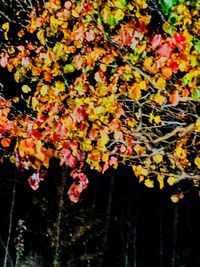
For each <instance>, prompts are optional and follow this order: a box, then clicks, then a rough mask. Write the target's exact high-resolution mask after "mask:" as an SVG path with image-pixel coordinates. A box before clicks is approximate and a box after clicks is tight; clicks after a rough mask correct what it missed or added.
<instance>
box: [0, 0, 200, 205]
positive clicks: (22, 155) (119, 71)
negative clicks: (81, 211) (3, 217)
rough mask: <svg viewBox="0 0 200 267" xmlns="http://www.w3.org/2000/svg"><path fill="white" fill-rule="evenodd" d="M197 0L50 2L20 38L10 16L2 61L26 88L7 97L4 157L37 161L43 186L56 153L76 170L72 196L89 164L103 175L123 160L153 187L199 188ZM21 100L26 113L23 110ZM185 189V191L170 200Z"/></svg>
mask: <svg viewBox="0 0 200 267" xmlns="http://www.w3.org/2000/svg"><path fill="white" fill-rule="evenodd" d="M199 8H200V7H199V4H198V2H192V1H178V0H177V1H176V0H172V1H166V0H160V1H159V2H158V3H157V2H156V1H146V0H136V1H126V0H109V1H100V0H95V1H90V0H82V1H76V0H71V1H66V2H64V1H63V2H62V1H59V0H49V1H47V2H45V3H44V4H43V5H42V4H40V5H39V4H38V7H37V10H36V9H33V10H32V12H31V13H30V16H29V19H30V21H29V23H28V24H27V25H26V26H24V27H21V29H20V30H19V31H18V33H17V37H16V38H15V40H14V41H13V39H12V37H11V35H9V32H10V30H11V27H12V23H9V22H5V23H3V25H2V32H3V34H4V43H3V44H2V46H1V49H0V65H1V67H4V68H7V69H8V71H9V72H13V73H14V79H15V81H16V83H20V84H21V92H16V94H15V97H13V98H12V99H5V97H4V95H3V94H2V95H1V102H0V138H1V149H2V150H1V151H2V159H3V158H4V157H5V156H8V157H9V158H10V161H11V162H13V163H14V164H15V165H16V166H17V167H18V168H20V169H25V170H26V169H32V170H33V174H32V175H31V176H30V177H29V179H28V182H29V184H30V186H31V187H32V188H33V189H34V190H36V189H38V187H39V183H40V181H41V180H43V178H44V171H45V169H47V168H48V167H49V161H50V159H51V158H57V159H58V160H59V162H60V165H66V166H67V167H68V168H70V170H71V173H70V175H71V177H73V179H74V182H73V184H72V185H71V187H70V189H69V191H68V194H69V197H70V199H71V200H72V201H74V202H77V201H78V199H79V197H80V194H81V192H82V191H83V189H85V188H86V187H87V184H88V179H87V176H86V172H87V168H88V167H89V168H90V169H95V170H97V171H98V172H102V173H104V172H105V171H106V170H107V169H109V168H110V167H113V168H117V166H118V164H119V163H123V164H128V165H130V166H132V169H133V172H134V175H135V176H136V177H138V179H139V181H140V182H143V183H144V184H145V185H146V186H147V187H154V186H156V185H157V186H159V187H160V188H161V189H162V188H163V187H164V185H165V184H167V183H168V184H169V185H173V184H178V183H179V182H180V181H182V180H184V179H191V180H192V181H193V182H194V185H195V186H199V180H200V156H199V145H200V138H199V137H200V118H199V113H200V109H199V108H200V104H199V103H200V100H199V98H200V85H199V78H200V70H199V52H200V40H199V39H198V36H199V35H200V32H199V29H200V19H199ZM158 17H159V21H158ZM156 18H157V20H156ZM13 90H14V88H13ZM18 102H19V103H18ZM21 102H23V105H24V103H25V106H26V108H25V110H26V112H20V110H19V108H16V107H18V106H19V105H20V103H21ZM182 197H183V192H182V191H177V194H176V195H173V196H172V201H174V202H177V201H178V200H179V199H180V198H182Z"/></svg>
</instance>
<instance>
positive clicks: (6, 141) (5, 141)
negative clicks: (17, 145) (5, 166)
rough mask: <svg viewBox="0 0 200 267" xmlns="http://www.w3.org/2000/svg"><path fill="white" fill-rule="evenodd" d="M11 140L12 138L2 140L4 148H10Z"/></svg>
mask: <svg viewBox="0 0 200 267" xmlns="http://www.w3.org/2000/svg"><path fill="white" fill-rule="evenodd" d="M10 142H11V139H10V138H6V137H5V138H2V139H1V145H2V146H3V147H9V146H10Z"/></svg>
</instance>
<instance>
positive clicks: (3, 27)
mask: <svg viewBox="0 0 200 267" xmlns="http://www.w3.org/2000/svg"><path fill="white" fill-rule="evenodd" d="M9 26H10V25H9V22H5V23H4V24H3V25H2V29H3V30H4V31H8V30H9Z"/></svg>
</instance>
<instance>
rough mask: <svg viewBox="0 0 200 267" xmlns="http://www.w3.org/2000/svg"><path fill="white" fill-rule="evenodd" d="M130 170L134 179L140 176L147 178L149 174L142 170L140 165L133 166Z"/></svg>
mask: <svg viewBox="0 0 200 267" xmlns="http://www.w3.org/2000/svg"><path fill="white" fill-rule="evenodd" d="M132 168H133V171H134V174H135V176H136V177H139V176H140V175H143V176H147V175H148V174H149V173H148V171H147V169H144V168H143V167H142V165H138V166H135V165H133V166H132Z"/></svg>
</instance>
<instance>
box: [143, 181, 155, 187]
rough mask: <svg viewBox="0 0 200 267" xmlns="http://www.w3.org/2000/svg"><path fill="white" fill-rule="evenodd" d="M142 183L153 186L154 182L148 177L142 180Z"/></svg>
mask: <svg viewBox="0 0 200 267" xmlns="http://www.w3.org/2000/svg"><path fill="white" fill-rule="evenodd" d="M144 184H145V186H146V187H148V188H153V187H154V182H153V181H152V180H150V179H146V180H145V181H144Z"/></svg>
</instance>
